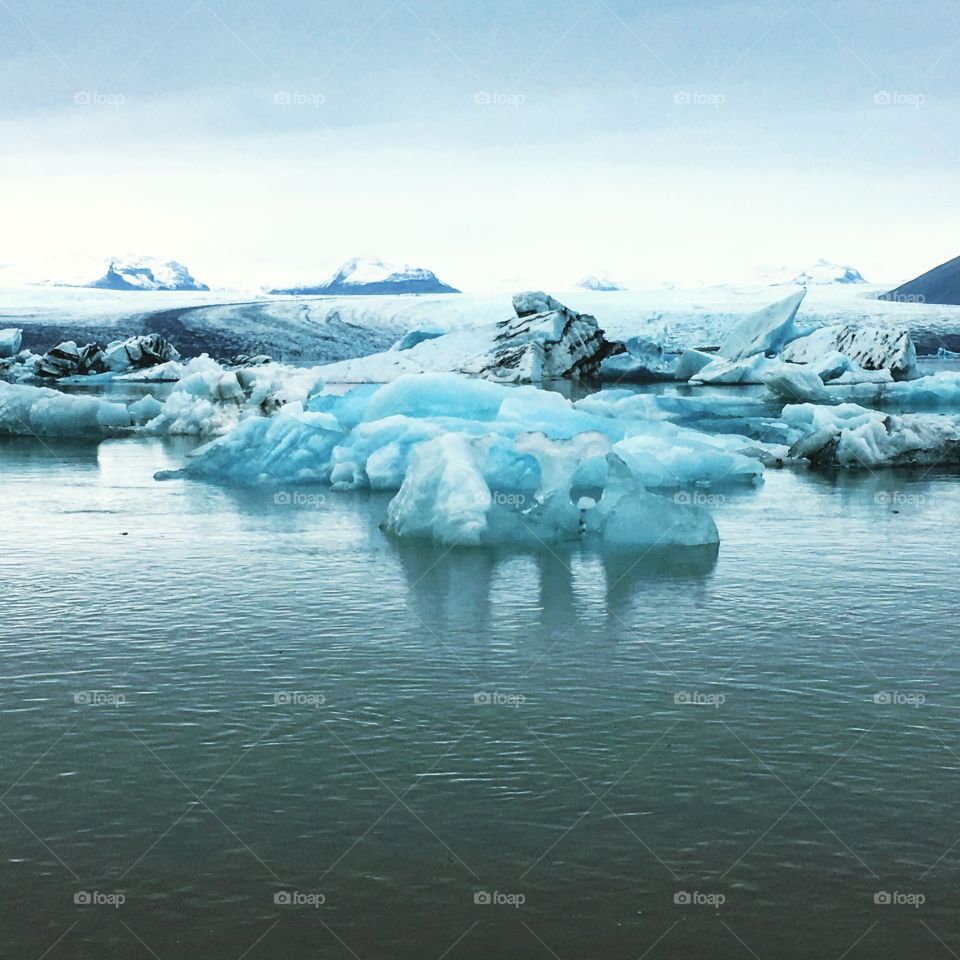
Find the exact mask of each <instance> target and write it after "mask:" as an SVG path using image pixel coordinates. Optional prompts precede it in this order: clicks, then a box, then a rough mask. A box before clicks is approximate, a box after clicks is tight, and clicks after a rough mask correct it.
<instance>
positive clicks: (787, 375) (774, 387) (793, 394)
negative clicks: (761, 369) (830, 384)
mask: <svg viewBox="0 0 960 960" xmlns="http://www.w3.org/2000/svg"><path fill="white" fill-rule="evenodd" d="M764 382H765V383H766V385H767V389H769V390H771V391H772V392H773V394H774V395H775V396H777V397H780V398H781V399H782V400H786V401H788V402H789V403H802V402H805V401H810V402H812V403H824V402H829V399H830V395H829V393H827V388H826V387H825V386H824V385H823V381H822V380H821V379H820V377H818V376H817V374H816V373H815V372H814V371H813V370H812V369H810V368H809V367H808V366H807V365H806V364H799V363H778V364H777V365H776V367H774V368H773V369H771V370H770V371H769V372H768V373H767V375H766V377H764Z"/></svg>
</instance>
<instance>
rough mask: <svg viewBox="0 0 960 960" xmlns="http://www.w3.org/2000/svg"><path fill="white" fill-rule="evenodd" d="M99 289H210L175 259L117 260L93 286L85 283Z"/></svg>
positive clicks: (137, 258)
mask: <svg viewBox="0 0 960 960" xmlns="http://www.w3.org/2000/svg"><path fill="white" fill-rule="evenodd" d="M84 286H87V287H92V288H94V289H96V290H209V289H210V288H209V287H208V286H207V285H206V284H205V283H200V282H199V281H198V280H196V279H195V278H194V277H192V276H191V275H190V271H189V270H188V269H187V268H186V267H185V266H184V265H183V264H182V263H177V261H176V260H166V261H164V260H157V259H156V258H154V257H143V256H126V257H114V258H113V259H112V260H111V261H110V265H109V266H108V267H107V272H106V273H105V274H104V275H103V276H102V277H100V278H99V279H97V280H94V281H93V282H92V283H87V284H84Z"/></svg>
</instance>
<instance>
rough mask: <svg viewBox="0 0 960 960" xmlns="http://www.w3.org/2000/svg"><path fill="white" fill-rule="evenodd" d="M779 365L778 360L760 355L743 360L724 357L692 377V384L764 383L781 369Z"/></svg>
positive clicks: (711, 362) (713, 361)
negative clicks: (769, 376)
mask: <svg viewBox="0 0 960 960" xmlns="http://www.w3.org/2000/svg"><path fill="white" fill-rule="evenodd" d="M779 363H780V362H779V361H778V360H770V359H767V357H765V356H763V354H759V353H758V354H756V355H755V356H751V357H746V358H744V359H742V360H725V359H724V358H723V357H717V358H716V359H715V360H711V361H710V363H708V364H707V365H706V366H704V367H702V368H701V369H700V370H699V372H697V373H695V374H694V375H693V376H692V377H690V382H691V383H709V384H724V383H726V384H731V383H741V384H742V383H763V382H764V379H765V377H766V376H768V375H769V374H771V373H773V372H774V371H775V370H776V369H777V368H778V367H779Z"/></svg>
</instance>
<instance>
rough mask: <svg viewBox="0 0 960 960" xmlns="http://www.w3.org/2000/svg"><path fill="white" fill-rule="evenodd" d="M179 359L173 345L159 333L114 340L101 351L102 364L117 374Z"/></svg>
mask: <svg viewBox="0 0 960 960" xmlns="http://www.w3.org/2000/svg"><path fill="white" fill-rule="evenodd" d="M179 359H180V354H179V353H177V351H176V349H175V348H174V346H173V344H172V343H170V342H169V341H168V340H165V339H164V338H163V337H161V336H160V334H159V333H151V334H149V335H147V336H141V337H130V338H128V339H127V340H115V341H114V342H113V343H111V344H110V345H109V346H108V347H107V348H106V349H105V350H104V351H103V363H104V364H105V365H106V367H107V368H108V369H109V370H114V371H117V372H121V371H126V370H135V369H137V370H138V369H141V368H143V367H153V366H156V365H157V364H163V363H168V362H169V361H171V360H179Z"/></svg>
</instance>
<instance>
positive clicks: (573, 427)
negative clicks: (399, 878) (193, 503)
mask: <svg viewBox="0 0 960 960" xmlns="http://www.w3.org/2000/svg"><path fill="white" fill-rule="evenodd" d="M210 363H211V364H212V361H210ZM214 368H215V369H214ZM260 369H261V370H262V369H264V368H260ZM217 371H220V368H219V367H218V366H217V365H216V364H213V367H212V368H211V369H210V370H207V371H199V372H197V373H195V374H193V375H191V377H188V378H186V379H185V380H183V381H181V383H180V384H179V385H178V388H177V390H175V391H174V392H173V393H172V394H171V396H170V397H169V398H168V399H167V400H166V401H165V402H164V404H163V409H162V412H161V414H160V415H159V416H157V417H155V418H153V419H152V420H150V421H149V422H148V423H147V424H146V426H145V427H143V428H142V429H144V430H145V431H148V432H149V431H151V430H154V431H161V432H177V431H178V430H182V429H183V424H182V423H178V422H177V421H176V420H173V419H172V417H173V416H175V415H177V416H180V417H181V419H182V420H184V421H186V422H191V423H192V422H193V418H196V417H197V416H198V410H201V411H202V414H203V415H205V416H209V415H210V414H209V409H210V408H211V407H212V406H214V403H213V400H212V398H211V387H212V386H213V385H214V384H215V383H216V382H217V381H216V376H217V375H218V374H217ZM240 372H241V373H242V372H244V371H240ZM246 372H248V373H253V372H254V371H246ZM220 375H223V372H222V371H221V372H220ZM230 376H233V375H232V374H230ZM191 381H193V386H192V387H191V389H184V388H185V387H187V386H190V385H191ZM239 386H240V392H239V394H237V396H236V397H235V399H234V400H232V401H228V402H227V403H221V404H220V406H221V407H226V408H227V409H228V410H230V411H231V412H230V413H228V414H224V416H228V417H233V418H234V422H233V423H232V424H231V425H230V428H229V429H228V430H227V432H226V433H224V434H223V435H222V436H219V437H217V438H216V439H214V440H212V441H211V442H209V443H207V444H205V445H204V446H202V447H200V448H198V449H197V450H196V451H194V452H193V454H192V455H191V456H189V457H188V460H187V463H186V464H185V466H184V467H183V469H182V470H180V471H176V472H174V473H164V474H158V478H160V479H167V478H170V477H173V476H188V477H196V478H201V479H207V480H213V481H216V482H221V483H231V484H240V485H256V484H264V485H268V486H283V485H287V484H292V483H303V484H307V483H318V484H329V485H330V486H331V487H333V488H334V489H336V490H353V489H367V488H369V489H377V490H392V491H396V492H397V493H396V496H395V497H394V499H393V500H392V501H391V505H390V508H389V512H388V517H387V521H386V526H385V529H386V530H387V531H388V532H391V533H394V534H397V535H398V536H403V537H406V536H413V537H428V538H430V539H434V540H437V541H439V542H442V543H447V544H453V543H463V544H476V543H501V542H525V543H533V542H536V541H538V540H539V541H542V542H555V541H558V540H566V539H570V540H574V539H578V538H580V537H583V536H585V535H587V534H588V533H591V532H592V533H596V534H599V535H601V538H602V534H603V529H604V526H605V523H604V522H601V520H602V518H603V516H605V514H604V511H607V510H608V509H609V510H612V509H613V499H612V498H613V494H612V493H611V495H610V497H608V498H607V500H606V503H605V504H604V506H603V508H602V510H601V512H600V514H596V513H595V512H594V511H595V509H600V508H599V505H598V503H597V502H596V500H595V499H592V494H591V496H590V497H584V496H583V495H584V494H587V493H590V492H591V491H595V492H596V493H597V494H600V492H601V491H603V490H606V489H607V487H608V485H609V480H610V477H609V470H610V465H611V464H614V465H616V467H617V469H618V470H621V471H622V472H623V475H624V477H626V476H629V478H630V483H631V484H632V492H631V497H632V501H631V502H633V506H631V507H629V510H628V507H627V501H624V503H623V505H622V506H619V507H618V508H617V511H616V516H617V517H618V518H619V519H618V520H616V521H615V522H617V523H627V522H628V519H629V518H630V517H633V518H634V520H635V521H636V522H637V523H640V522H641V521H642V524H643V528H644V529H643V531H642V532H639V531H637V530H636V529H633V530H632V531H631V532H626V531H622V532H617V533H614V532H613V531H612V528H611V533H610V536H611V537H612V538H613V539H614V540H616V541H617V542H618V543H621V544H626V543H628V542H631V538H633V541H634V542H637V543H640V542H643V543H653V542H659V541H661V539H663V542H667V543H687V542H688V541H689V542H693V541H696V542H702V543H712V542H715V540H714V539H713V538H714V536H715V530H714V529H713V528H712V527H710V524H712V521H709V523H708V522H707V521H706V520H704V515H703V512H702V511H701V512H698V511H693V513H689V512H686V511H684V510H682V509H680V508H681V507H684V506H689V505H691V504H690V501H689V498H688V500H687V501H686V502H684V501H676V502H671V501H670V500H664V499H663V498H662V497H657V496H656V495H655V494H653V493H650V492H649V491H648V490H647V487H649V488H650V489H651V490H654V489H656V490H658V491H663V490H668V491H669V490H681V489H684V488H687V487H690V486H696V485H702V484H718V485H719V484H728V483H747V484H753V483H757V482H759V480H760V478H761V476H762V472H763V465H762V461H764V460H767V461H772V460H774V459H775V458H776V456H778V455H780V454H783V453H785V450H783V449H781V448H779V447H777V448H773V447H771V446H770V445H766V446H765V445H764V444H762V443H759V442H757V441H754V440H751V439H750V438H748V437H744V436H738V435H734V434H730V433H728V434H725V435H721V436H711V435H707V434H701V433H699V432H698V431H696V430H692V429H689V428H688V427H681V426H678V425H677V424H674V423H672V422H670V420H669V417H670V416H671V415H673V411H671V410H669V409H667V410H661V411H655V410H654V412H655V413H656V414H657V416H655V417H654V418H652V419H651V418H650V417H648V416H647V414H649V413H650V412H651V410H653V408H652V407H650V406H649V405H648V404H649V402H651V401H657V400H662V399H672V400H683V399H686V400H690V399H691V398H658V397H651V396H646V397H642V396H638V395H632V399H633V400H634V401H637V400H640V401H646V402H647V404H643V405H639V406H636V405H634V406H631V405H630V404H629V401H630V399H631V396H626V395H624V396H619V395H620V394H626V391H608V393H610V394H614V395H618V396H615V397H613V398H609V397H608V398H605V401H604V402H603V403H600V402H598V401H595V402H594V403H593V404H592V405H590V404H587V405H581V404H582V402H578V403H571V402H570V401H569V400H567V399H566V398H564V397H562V396H560V395H559V394H556V393H550V392H546V391H542V390H538V389H536V388H533V387H529V386H520V387H508V386H505V385H502V384H496V383H491V382H488V381H484V380H472V379H467V378H464V377H462V376H458V375H454V374H419V375H416V376H410V377H405V378H400V379H398V380H396V381H394V382H392V383H389V384H386V385H383V386H374V385H369V384H363V385H359V386H356V387H354V388H352V389H350V390H347V391H331V390H330V389H329V387H321V386H320V385H317V386H316V387H314V390H313V392H311V393H310V394H309V396H307V398H306V401H305V403H304V402H301V401H299V400H295V401H288V402H286V403H285V405H283V406H282V407H281V408H280V409H279V412H276V413H274V414H273V415H272V416H263V415H262V414H261V413H258V412H255V411H254V410H252V409H251V404H252V403H253V400H254V398H255V397H256V396H258V395H260V394H261V393H263V391H264V385H263V384H261V383H256V384H254V385H253V387H252V389H250V390H249V392H248V390H247V389H245V388H244V387H243V385H242V384H239ZM272 389H274V390H275V389H276V388H275V386H274V387H273V388H272ZM234 390H235V387H233V386H231V387H230V389H228V390H227V393H228V395H229V394H231V391H234ZM270 395H271V396H272V395H275V394H270ZM178 398H179V399H178ZM241 398H242V399H241ZM717 399H722V398H717ZM610 401H612V404H611V402H610ZM204 404H205V405H206V406H203V405H204ZM710 406H711V405H709V404H707V405H704V404H700V405H699V406H698V408H697V409H698V410H699V411H700V412H702V410H703V408H704V407H707V408H709V407H710ZM144 408H145V409H144V410H140V409H138V410H137V411H132V415H134V416H135V417H136V419H137V422H140V421H141V419H142V417H143V415H144V414H145V413H146V412H147V409H148V405H147V404H144ZM761 408H762V409H764V410H766V409H767V408H766V405H764V404H761ZM751 409H752V408H751ZM795 434H796V435H798V436H799V430H795ZM621 479H622V478H621ZM575 491H579V493H576V492H575ZM578 496H579V497H580V499H579V500H578V499H577V498H578ZM651 497H653V499H650V498H651ZM600 499H601V502H602V496H601V498H600ZM631 511H632V512H631ZM660 514H662V519H663V522H662V523H659V525H658V523H657V522H656V521H657V517H658V515H660ZM631 522H632V521H631ZM664 538H665V539H664Z"/></svg>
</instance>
